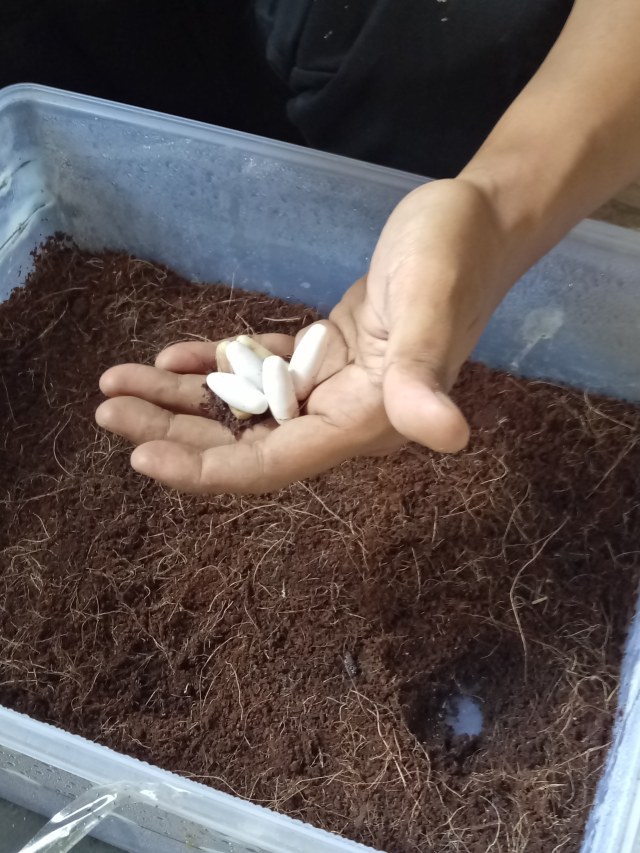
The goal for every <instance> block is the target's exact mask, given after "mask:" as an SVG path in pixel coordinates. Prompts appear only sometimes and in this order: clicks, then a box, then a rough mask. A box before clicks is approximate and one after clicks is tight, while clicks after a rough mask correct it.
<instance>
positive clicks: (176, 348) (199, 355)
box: [155, 334, 293, 374]
mask: <svg viewBox="0 0 640 853" xmlns="http://www.w3.org/2000/svg"><path fill="white" fill-rule="evenodd" d="M253 337H254V338H255V340H256V341H258V343H261V344H262V345H263V346H265V347H266V348H267V349H268V350H270V351H271V352H272V353H273V354H274V355H281V356H282V357H283V358H289V357H290V356H291V353H292V352H293V337H292V336H291V335H281V334H268V335H254V336H253ZM224 340H233V337H230V338H225V339H224ZM218 343H220V342H219V341H185V342H182V343H177V344H171V346H169V347H167V348H166V349H163V350H162V352H160V353H159V354H158V356H157V357H156V360H155V366H156V367H159V368H160V369H162V370H171V371H172V372H173V373H203V374H206V373H211V371H212V370H215V369H216V348H217V346H218Z"/></svg>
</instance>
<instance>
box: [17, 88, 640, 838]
mask: <svg viewBox="0 0 640 853" xmlns="http://www.w3.org/2000/svg"><path fill="white" fill-rule="evenodd" d="M420 180H421V179H419V178H416V177H415V176H410V175H405V174H402V173H399V172H394V171H392V170H386V169H380V168H378V167H373V166H368V165H366V164H361V163H357V162H354V161H350V160H346V159H344V158H338V157H332V156H329V155H324V154H320V153H318V152H312V151H305V150H302V149H299V148H296V147H294V146H286V145H282V144H280V143H276V142H270V141H267V140H261V139H257V138H254V137H249V136H246V135H244V134H238V133H234V132H232V131H226V130H222V129H219V128H211V127H207V126H204V125H201V124H198V123H195V122H187V121H183V120H181V119H173V118H169V117H165V116H160V115H158V114H154V113H149V112H145V111H142V110H136V109H132V108H128V107H120V106H118V105H114V104H109V103H106V102H103V101H97V100H95V99H90V98H85V97H81V96H75V95H67V94H64V93H60V92H55V91H53V90H46V89H43V88H39V87H13V88H11V89H8V90H5V91H4V92H3V93H0V299H4V298H6V297H7V295H8V293H9V292H10V290H11V289H12V288H13V287H14V286H16V285H17V284H18V283H20V282H22V281H23V280H24V277H25V275H26V273H27V271H28V268H29V264H30V253H31V252H32V250H33V249H34V248H35V247H36V245H37V244H38V243H39V242H40V241H41V240H42V239H43V237H45V236H46V235H48V234H51V233H53V232H54V231H55V230H57V229H62V230H64V231H66V232H67V233H69V234H71V235H72V236H73V237H74V239H75V240H76V241H77V242H78V243H79V244H80V245H81V246H82V247H86V248H93V249H101V248H116V249H122V250H127V251H129V252H132V253H133V254H136V255H139V256H142V257H145V258H149V259H152V260H155V261H161V262H164V263H167V264H169V265H171V266H172V267H174V268H175V269H177V270H178V271H180V272H181V273H182V274H183V275H186V276H187V277H189V278H192V279H194V280H202V281H215V280H221V281H224V282H228V283H231V284H234V285H235V286H238V287H245V288H249V289H256V290H263V291H266V292H268V293H271V294H274V295H278V296H283V297H286V298H291V299H296V300H302V301H305V302H308V303H310V304H313V305H317V306H319V307H321V308H323V309H328V308H330V307H331V306H332V305H333V304H335V302H336V301H337V300H338V299H339V298H340V295H341V294H342V293H343V292H344V290H345V289H346V288H347V287H348V286H349V285H350V284H351V283H352V281H353V280H355V279H356V278H357V277H358V276H360V275H361V274H363V273H364V272H365V270H366V267H367V263H368V261H369V258H370V256H371V252H372V250H373V247H374V245H375V241H376V238H377V235H378V233H379V231H380V229H381V227H382V225H383V224H384V221H385V219H386V217H387V216H388V214H389V212H390V211H391V210H392V209H393V206H394V205H395V204H396V203H397V201H398V200H399V199H400V198H401V197H402V196H403V195H404V194H405V193H406V192H407V191H408V190H409V189H411V188H412V187H414V186H416V185H417V184H418V183H420ZM639 295H640V235H637V234H633V233H630V232H625V231H623V230H622V229H619V228H616V227H614V226H609V225H605V224H601V223H585V224H583V225H581V226H580V227H579V228H577V229H575V231H574V232H573V233H572V234H571V235H570V236H569V237H567V238H566V239H565V240H564V241H563V242H562V243H561V245H560V246H558V247H557V248H556V249H555V250H554V251H553V252H552V253H551V254H550V255H549V256H548V257H546V258H545V259H544V260H543V261H541V262H540V263H539V264H538V265H537V266H536V267H535V268H534V269H533V270H532V271H531V272H530V273H529V274H528V275H526V276H525V277H524V279H523V280H522V281H521V282H520V283H519V284H518V285H517V286H516V287H515V288H514V290H513V291H512V293H511V294H510V295H509V297H508V298H507V299H506V300H505V302H504V304H503V305H502V306H501V308H500V309H499V311H498V312H497V314H496V315H495V317H494V318H493V320H492V322H491V324H490V326H489V328H488V329H487V332H486V333H485V335H484V336H483V338H482V340H481V342H480V344H479V346H478V348H477V350H476V353H475V357H476V358H478V359H480V360H482V361H485V362H486V363H487V364H489V365H490V366H494V367H500V368H506V369H508V370H511V371H512V372H516V373H520V374H522V375H525V376H530V377H537V378H541V379H551V380H554V381H559V382H563V383H566V384H570V385H575V386H576V387H578V388H584V389H587V390H589V391H599V392H605V393H608V394H611V395H613V396H618V397H621V398H627V399H631V400H640V299H639ZM620 696H621V699H620V702H621V708H622V714H621V718H620V721H619V724H618V725H617V727H616V732H615V744H614V747H613V749H612V751H611V755H610V760H609V762H608V769H607V773H606V775H605V777H604V779H603V781H602V783H601V784H600V787H599V791H598V796H597V803H596V807H595V809H594V812H593V814H592V818H591V821H590V824H589V828H588V832H587V839H586V841H585V847H584V853H614V852H615V853H631V851H632V850H633V849H635V848H633V847H632V845H633V844H634V839H635V838H636V833H637V829H638V825H639V820H640V813H639V809H640V801H639V800H638V788H639V785H638V782H639V780H640V738H638V736H637V732H638V731H639V730H640V698H639V696H640V619H638V618H637V619H636V620H635V623H634V628H633V632H632V634H631V636H630V640H629V643H628V648H627V653H626V657H625V663H624V667H623V677H622V683H621V694H620ZM67 737H70V736H68V735H66V734H65V733H63V732H60V731H59V730H54V729H51V728H50V727H46V726H41V725H40V724H37V723H35V722H33V721H30V720H28V721H27V722H25V718H21V717H20V715H12V714H11V713H10V712H7V711H4V710H2V709H0V746H1V747H2V748H3V749H4V751H3V752H0V796H8V795H9V792H10V790H11V785H12V784H13V785H14V791H18V789H19V790H20V792H21V793H20V797H22V798H23V799H25V802H24V805H30V806H31V807H32V808H33V807H37V806H36V804H35V803H34V802H32V800H33V799H34V798H35V799H36V800H38V802H40V809H41V810H42V811H43V812H44V813H49V814H50V813H51V811H52V810H54V809H55V808H56V807H59V804H58V805H56V804H55V803H54V800H56V799H57V800H58V801H59V800H60V799H63V800H64V798H65V797H67V798H68V796H70V794H69V793H68V792H67V793H65V794H63V793H62V792H61V790H58V788H57V787H56V786H58V787H60V786H62V787H64V785H68V784H71V783H73V780H74V778H75V783H74V784H76V786H77V785H85V786H86V785H87V784H89V783H92V782H102V781H105V779H104V767H105V766H108V767H110V768H111V770H112V772H113V773H115V772H116V770H117V772H118V773H126V774H129V775H128V776H127V777H126V778H138V775H136V774H142V776H141V777H140V778H142V777H144V778H149V779H150V778H155V776H154V774H155V773H161V772H162V771H159V770H157V768H151V767H149V766H148V765H141V764H139V762H131V760H130V759H123V757H121V756H116V758H117V759H118V761H119V760H120V759H122V760H124V761H126V762H129V763H127V764H126V765H121V764H118V763H117V761H116V763H115V764H114V763H113V762H114V761H115V760H116V759H115V758H113V756H115V753H110V752H109V751H108V750H101V751H98V752H97V751H96V750H99V749H101V748H98V747H96V746H95V745H94V744H89V743H87V742H86V741H82V740H81V739H78V738H76V739H74V740H73V746H72V747H71V751H72V752H74V751H75V752H74V754H75V756H76V759H74V760H75V761H76V764H75V765H74V766H73V767H71V766H69V761H70V760H69V758H68V755H67V751H68V749H69V747H68V746H66V747H65V744H66V740H65V738H67ZM9 755H13V758H12V760H14V761H15V760H17V758H19V757H20V756H22V757H23V759H24V757H25V756H27V757H30V760H31V761H32V762H36V763H37V762H38V761H40V762H41V763H42V762H44V763H45V764H47V765H48V766H50V767H52V768H54V769H55V770H56V773H57V774H58V775H57V776H55V779H57V781H55V779H54V778H53V777H47V778H49V780H50V783H51V784H49V783H47V785H44V784H42V779H43V778H44V776H43V774H45V771H46V768H44V769H43V768H42V767H40V768H39V769H38V773H39V774H40V775H38V773H36V769H37V768H36V764H33V763H32V765H29V766H30V767H31V769H30V770H29V769H25V767H26V766H27V765H26V764H25V763H24V761H23V763H22V765H21V767H22V769H21V770H20V772H19V774H18V775H16V773H17V771H16V768H15V766H14V768H13V769H12V768H10V767H8V764H7V762H8V760H9V759H8V757H7V756H9ZM105 756H106V757H105ZM21 761H22V759H21ZM72 763H73V762H72ZM56 768H57V769H56ZM61 768H66V769H64V771H63V769H61ZM142 768H144V769H142ZM46 772H48V771H46ZM12 774H13V775H12ZM20 774H21V775H20ZM131 774H133V776H131ZM45 775H46V774H45ZM167 775H168V774H164V776H167ZM112 778H113V779H116V778H121V777H117V776H115V777H112ZM170 778H171V779H173V780H174V783H175V784H179V785H182V784H183V780H177V778H176V777H170ZM20 780H21V781H20ZM18 783H19V784H18ZM185 784H186V783H185ZM196 787H197V789H198V790H197V791H196V789H195V788H193V787H189V791H190V792H191V794H190V796H191V801H192V803H193V804H196V805H190V806H189V808H188V809H187V811H186V812H185V813H184V814H181V816H180V819H181V820H187V819H188V820H191V821H192V822H193V823H194V825H196V826H197V825H198V822H200V823H201V822H202V820H204V821H205V824H204V825H205V826H209V827H210V831H211V832H213V833H214V834H215V833H218V835H219V836H220V837H224V838H235V839H237V840H236V841H234V844H236V846H235V847H234V848H233V849H234V850H235V851H236V853H241V851H242V853H245V850H247V849H255V850H257V851H259V853H262V851H276V850H278V851H282V853H286V851H291V853H293V851H297V850H305V851H307V850H308V851H311V853H316V852H317V853H324V851H327V853H329V851H348V850H356V849H364V848H358V847H357V846H355V845H351V844H349V843H348V842H344V841H342V840H340V839H335V838H334V837H332V836H329V835H327V834H326V833H320V832H317V831H316V830H313V829H312V828H310V827H305V826H304V825H302V824H297V823H296V822H293V821H288V819H285V818H280V817H278V816H276V815H273V814H272V813H270V812H267V811H265V810H261V809H257V807H253V806H249V805H247V804H245V803H242V802H241V801H239V800H237V799H236V798H232V797H227V798H224V797H223V795H220V794H218V793H217V792H214V791H212V790H211V789H205V788H203V787H202V786H196ZM15 796H16V797H17V796H18V795H17V794H16V795H15ZM221 797H222V798H223V799H220V798H221ZM26 800H29V802H26ZM16 801H17V800H16ZM194 809H195V812H194V811H193V810H194ZM171 820H173V818H171ZM206 820H212V821H214V824H206ZM246 827H249V828H250V834H249V836H247V834H246V833H247V831H248V830H246ZM149 831H151V830H149ZM172 831H173V830H172ZM234 833H235V835H234ZM238 833H239V834H238ZM301 833H302V834H301ZM305 833H311V835H308V834H305ZM178 835H179V833H175V832H174V836H175V839H174V840H176V843H183V842H184V839H182V840H180V838H178ZM212 837H213V836H212ZM107 840H110V839H107ZM113 843H117V842H116V841H114V842H113ZM136 843H137V842H136ZM216 843H218V842H216ZM212 844H213V842H212ZM242 844H245V847H242V846H241V845H242ZM238 845H240V846H238ZM252 845H253V847H252ZM256 845H257V846H256ZM296 845H297V846H296ZM210 847H211V849H215V850H217V849H218V848H216V847H215V846H212V845H210ZM132 849H134V848H133V847H132ZM135 849H138V848H135ZM140 849H144V848H140ZM158 849H159V848H158Z"/></svg>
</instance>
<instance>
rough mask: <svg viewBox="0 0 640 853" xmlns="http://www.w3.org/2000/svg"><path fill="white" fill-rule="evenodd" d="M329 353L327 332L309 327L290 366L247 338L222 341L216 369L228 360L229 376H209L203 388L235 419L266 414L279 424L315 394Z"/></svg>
mask: <svg viewBox="0 0 640 853" xmlns="http://www.w3.org/2000/svg"><path fill="white" fill-rule="evenodd" d="M326 348H327V327H326V326H324V325H323V324H321V323H316V324H314V325H313V326H310V327H309V329H308V331H307V332H306V333H305V334H304V335H303V337H302V338H301V340H300V342H299V343H298V345H297V346H296V348H295V349H294V351H293V355H292V356H291V361H290V362H288V363H287V362H286V361H285V360H284V358H281V357H280V356H279V355H274V354H273V353H271V352H269V350H268V349H266V348H265V347H263V346H262V345H261V344H259V343H258V342H257V341H254V340H253V338H251V337H249V336H248V335H240V336H239V337H237V338H235V340H232V341H222V342H221V343H220V344H219V345H218V349H217V351H216V360H217V362H218V365H220V363H221V362H222V361H223V360H226V361H227V362H228V364H229V367H230V368H231V373H223V372H220V371H217V372H215V373H210V374H209V375H208V376H207V386H208V387H209V388H210V390H211V391H213V393H214V394H215V395H216V396H217V397H220V399H221V400H223V401H224V402H225V403H226V404H227V405H228V406H229V408H230V409H231V411H232V412H233V414H234V415H235V416H236V417H237V418H239V419H241V420H242V419H245V418H250V417H251V416H252V415H261V414H264V412H266V411H267V409H269V410H270V411H271V414H272V415H273V417H274V419H275V420H276V421H277V422H278V423H280V424H281V423H284V422H285V421H288V420H291V418H296V417H298V415H299V414H300V403H301V402H303V401H304V400H306V399H307V397H308V396H309V394H311V392H312V391H313V389H314V387H315V385H316V381H317V378H318V373H319V370H320V367H321V366H322V361H323V359H324V355H325V352H326Z"/></svg>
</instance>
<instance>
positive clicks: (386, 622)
mask: <svg viewBox="0 0 640 853" xmlns="http://www.w3.org/2000/svg"><path fill="white" fill-rule="evenodd" d="M311 316H312V315H311V313H310V312H309V311H308V310H306V309H304V308H300V307H299V306H295V305H287V304H285V303H281V302H277V301H274V300H271V299H268V298H266V297H265V296H260V295H248V294H245V293H241V292H239V291H237V290H234V291H233V292H231V291H229V290H228V289H225V288H223V287H220V286H215V287H202V286H196V285H192V284H188V283H186V282H184V281H183V280H181V279H180V278H179V277H178V276H176V275H175V274H173V273H172V272H170V271H169V270H167V269H164V268H162V267H158V266H154V265H153V264H151V263H148V262H145V261H140V260H133V259H131V258H128V257H124V256H121V255H115V254H108V253H107V254H102V255H92V254H88V253H82V252H77V251H75V250H73V249H72V248H66V249H55V250H54V249H52V250H50V251H47V252H45V253H44V254H43V255H42V256H41V257H40V258H39V260H38V262H37V268H36V272H35V273H34V274H33V275H32V276H31V279H30V281H29V283H28V285H27V287H25V288H24V289H20V290H16V291H15V292H14V293H13V295H12V297H11V298H10V300H9V301H8V303H6V304H5V305H3V306H2V307H1V308H0V341H1V342H2V343H1V344H0V380H1V381H0V386H1V387H0V399H2V400H3V402H2V412H3V420H4V424H3V426H4V429H3V430H2V433H3V436H4V437H3V447H2V449H1V451H0V452H1V457H0V458H1V461H0V465H1V471H0V475H1V482H2V511H1V513H0V555H1V556H0V564H1V567H2V574H1V578H0V583H1V588H0V601H1V602H3V604H2V610H1V611H0V642H1V644H2V655H1V659H0V683H1V686H0V701H1V702H2V703H3V704H5V705H7V706H9V707H11V708H15V709H17V710H20V711H26V712H27V713H29V714H30V715H32V716H33V717H35V718H37V719H40V720H45V721H47V722H53V723H57V724H59V725H63V726H64V727H65V728H66V729H68V730H70V731H73V732H77V733H79V734H82V735H85V736H86V737H89V738H93V739H95V740H97V741H99V742H101V743H104V744H106V745H108V746H110V747H113V748H115V749H118V750H121V751H123V752H126V753H128V754H130V755H134V756H137V757H139V758H142V759H144V760H146V761H152V762H154V763H156V764H158V765H160V766H162V767H166V768H169V769H171V770H174V771H177V772H178V773H181V774H184V775H185V776H189V777H191V778H194V779H198V780H201V781H203V782H205V783H207V784H211V785H213V786H215V787H218V788H220V789H222V790H226V791H230V792H232V793H235V794H238V795H240V796H243V797H248V798H250V799H252V800H253V801H255V802H257V803H261V804H263V805H267V806H270V807H272V808H275V809H278V810H280V811H283V812H286V813H287V814H290V815H293V816H295V817H299V818H302V819H304V820H307V821H310V822H311V823H313V824H316V825H318V826H322V827H325V828H328V829H331V830H335V831H336V832H340V833H343V834H344V835H346V836H349V837H350V838H354V839H357V840H359V841H362V842H364V843H366V844H370V845H372V846H374V847H377V848H380V849H384V850H386V851H389V853H407V851H430V850H437V851H438V853H446V852H447V851H461V850H464V851H472V853H476V851H477V853H485V851H488V850H493V851H494V853H497V851H504V852H505V853H507V851H508V853H517V851H524V850H526V851H530V852H531V853H533V852H534V851H545V853H549V851H551V850H554V851H563V853H568V851H572V853H573V852H574V851H578V849H579V844H580V838H581V834H582V831H583V828H584V824H585V819H586V817H587V814H588V811H589V807H590V804H591V802H592V799H593V795H594V790H595V786H596V782H597V779H598V775H599V772H600V770H601V767H602V764H603V761H604V759H605V755H606V750H607V745H608V743H609V740H610V735H611V724H612V720H613V717H614V711H615V704H616V686H617V678H618V672H619V664H620V658H621V649H622V644H623V639H624V634H625V630H626V627H627V625H628V623H629V619H630V615H631V612H632V609H633V604H634V599H635V592H636V580H637V577H638V572H637V569H638V559H637V557H638V551H637V531H638V529H639V523H640V518H639V506H640V504H639V503H638V499H637V494H638V472H639V471H640V445H639V443H638V435H639V432H638V428H639V426H640V415H639V412H638V410H637V409H633V408H631V407H628V406H625V405H623V404H621V403H618V402H613V401H607V400H602V399H597V400H596V399H594V398H589V397H587V396H583V395H582V394H580V393H576V392H574V391H569V390H564V389H561V388H557V387H552V386H550V385H548V384H545V383H543V382H525V381H522V380H518V379H514V378H512V377H510V376H506V375H499V374H496V373H492V372H490V371H489V370H487V369H485V368H484V367H481V366H468V367H466V368H465V370H464V371H463V375H462V377H461V379H460V381H459V383H458V386H457V388H456V391H455V397H456V399H457V401H458V402H459V404H460V405H461V406H462V408H463V410H464V411H466V412H467V413H469V415H470V416H471V418H472V420H473V424H474V427H475V431H474V435H473V440H472V443H471V445H470V447H469V449H468V450H467V451H466V452H465V453H462V454H460V455H458V456H439V455H436V454H434V453H430V452H428V451H426V450H423V449H421V448H417V447H409V448H406V449H405V450H403V451H402V452H399V453H397V454H396V455H395V456H393V457H391V458H389V459H386V460H384V461H383V460H367V461H359V462H353V463H347V464H344V465H343V466H342V467H340V468H339V469H337V470H334V471H332V472H331V473H329V474H327V475H326V476H323V477H320V478H318V479H316V480H314V481H312V482H308V483H299V484H296V485H293V486H291V487H290V488H288V489H285V490H283V491H282V492H281V493H279V494H277V495H272V496H269V497H261V498H255V499H248V498H233V497H220V498H211V499H206V498H202V497H185V496H184V495H178V494H175V493H170V492H168V491H166V490H165V489H163V488H162V487H160V486H158V485H156V484H154V483H152V482H149V481H146V480H144V479H143V478H141V477H140V476H138V475H136V474H135V473H133V472H132V471H131V470H130V468H129V464H128V448H127V447H126V446H125V444H124V443H123V442H121V441H119V440H116V439H114V438H113V437H112V436H110V435H106V434H104V433H103V432H101V431H100V430H98V429H97V428H96V427H95V426H94V422H93V413H94V410H95V408H96V406H97V404H98V403H99V402H100V399H101V398H100V394H99V392H98V391H97V380H98V376H99V374H100V372H101V371H102V370H103V369H104V368H106V367H107V366H109V365H111V364H113V363H114V362H117V361H128V360H150V359H151V358H152V356H153V354H154V353H155V352H156V351H157V350H158V349H159V348H161V347H162V346H164V345H165V344H168V343H169V342H172V341H175V340H178V339H184V338H193V337H198V336H205V337H210V338H216V337H220V336H223V335H229V334H231V333H239V332H245V331H250V332H251V331H256V332H260V331H268V330H270V329H273V323H272V322H269V321H267V320H266V319H264V318H267V317H271V318H274V317H275V318H278V320H279V322H278V323H277V328H278V331H289V330H291V331H294V330H297V329H298V328H299V327H300V326H301V325H303V324H304V323H307V322H308V321H309V320H310V318H311ZM287 317H289V318H291V319H290V321H288V322H283V320H284V319H285V318H287ZM459 695H467V696H473V697H475V699H476V701H477V703H479V706H480V707H481V709H482V712H483V714H484V719H485V726H484V730H483V732H482V733H481V734H480V735H479V736H477V737H465V736H462V737H460V736H455V735H454V733H453V731H452V729H451V726H450V723H449V722H448V718H449V716H450V714H451V713H452V709H453V708H455V707H456V703H457V701H458V699H457V698H456V697H458V696H459Z"/></svg>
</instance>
